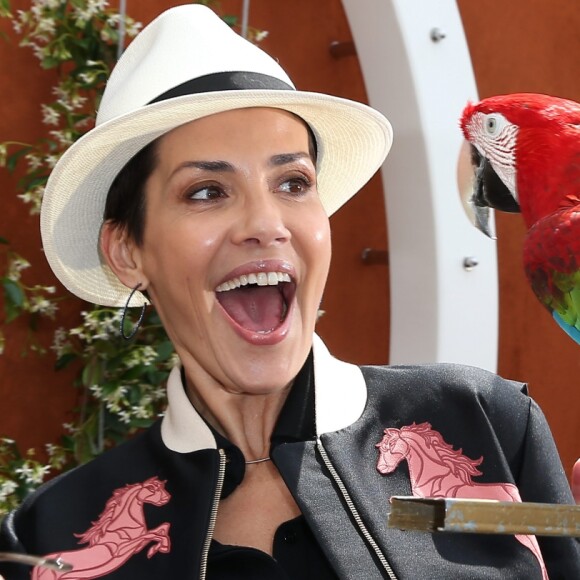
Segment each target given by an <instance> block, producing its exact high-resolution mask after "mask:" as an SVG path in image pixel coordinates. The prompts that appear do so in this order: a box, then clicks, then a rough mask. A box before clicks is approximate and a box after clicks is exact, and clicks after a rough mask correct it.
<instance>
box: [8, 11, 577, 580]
mask: <svg viewBox="0 0 580 580" xmlns="http://www.w3.org/2000/svg"><path fill="white" fill-rule="evenodd" d="M204 48H205V49H206V50H208V53H207V55H204V56H203V57H201V58H197V55H200V54H204V53H203V50H204ZM200 51H201V52H200ZM190 55H196V59H195V62H192V58H191V57H190ZM390 143H391V130H390V126H389V124H388V121H387V120H386V119H385V118H384V117H383V116H382V115H380V114H379V113H377V112H376V111H373V110H372V109H369V108H368V107H365V106H363V105H359V104H357V103H352V102H349V101H345V100H342V99H338V98H334V97H330V96H327V95H315V94H309V93H301V92H299V91H295V90H294V89H293V87H292V85H291V82H290V80H289V79H288V77H287V76H286V74H285V73H284V71H283V70H282V69H281V68H280V67H279V66H278V65H277V63H275V62H274V61H273V60H272V59H270V58H269V57H267V56H266V55H265V54H264V53H263V52H262V51H260V50H259V49H258V48H256V47H254V46H252V45H250V44H248V43H246V42H245V41H244V40H242V39H241V38H240V37H238V36H237V35H235V34H234V33H233V32H231V31H230V30H229V28H228V27H227V26H226V25H225V24H223V23H222V22H221V21H220V20H219V19H218V18H217V17H216V16H215V15H214V14H213V13H212V12H211V11H209V10H208V9H206V8H203V7H200V6H191V5H190V6H182V7H178V8H175V9H172V10H170V11H168V12H166V13H165V14H163V15H162V16H160V17H159V18H158V19H157V20H156V21H154V22H153V23H152V24H150V25H149V26H148V27H147V28H146V29H145V30H144V31H143V32H142V33H141V35H139V37H138V38H137V39H136V40H135V41H134V42H133V43H132V44H131V46H130V47H129V48H128V50H127V51H126V53H125V54H124V56H123V57H122V58H121V60H120V61H119V63H118V65H117V67H116V69H115V71H114V72H113V74H112V76H111V79H110V81H109V84H108V86H107V90H106V92H105V95H104V97H103V101H102V105H101V108H100V111H99V117H98V126H97V127H96V129H94V130H93V131H92V132H90V133H89V134H88V135H87V136H85V137H84V138H83V139H81V140H80V141H79V142H78V143H76V144H75V145H74V146H73V147H72V148H71V149H70V150H69V152H67V154H66V155H65V156H64V157H63V158H62V159H61V161H60V162H59V164H58V165H57V167H56V168H55V170H54V173H53V175H52V176H51V180H50V182H49V184H48V187H47V193H46V196H45V199H44V202H43V204H44V205H43V210H42V233H43V241H44V247H45V252H46V254H47V257H48V259H49V262H50V264H51V266H52V268H53V270H54V271H55V273H56V274H57V275H58V276H59V278H60V279H61V281H62V282H63V283H64V284H65V285H66V286H67V287H68V288H69V289H70V290H71V291H72V292H74V293H75V294H76V295H77V296H80V297H81V298H84V299H87V300H90V301H93V302H95V303H97V304H105V305H117V306H121V305H123V304H124V303H127V304H129V305H130V306H140V305H142V304H144V303H145V302H151V303H152V304H153V305H154V306H155V308H156V309H157V311H158V313H159V315H160V317H161V319H162V321H163V324H164V326H165V328H166V330H167V332H168V334H169V336H170V338H171V340H172V342H173V344H174V346H175V349H176V351H177V353H178V354H179V357H180V360H181V364H182V366H181V367H180V368H177V369H174V371H173V372H172V373H171V376H170V379H169V382H168V399H169V406H168V409H167V412H166V414H165V416H164V418H163V420H162V421H160V422H159V423H157V424H156V425H154V426H153V427H152V428H151V429H149V430H148V431H147V432H145V433H144V434H142V435H141V436H139V437H137V438H135V439H134V440H132V441H130V442H128V443H126V444H124V445H122V446H120V447H118V448H116V449H114V450H112V451H110V452H108V453H106V454H104V455H103V456H101V457H99V458H98V459H97V460H95V461H93V462H92V463H90V464H88V465H86V466H83V467H81V468H79V469H77V470H75V471H73V472H72V473H68V474H65V475H64V476H61V477H60V478H58V479H57V480H55V481H54V482H51V483H50V484H48V485H47V486H45V487H44V488H43V489H42V490H40V491H39V492H38V493H36V494H35V495H34V496H32V497H31V498H30V499H29V500H27V501H26V502H25V504H24V505H23V506H22V507H21V508H20V510H18V511H17V512H16V514H13V515H11V516H10V517H9V518H8V519H7V520H6V522H5V524H4V528H3V534H2V542H3V545H2V549H5V548H7V549H11V550H16V551H26V552H30V553H38V554H43V555H50V556H51V557H53V558H62V560H64V561H66V562H68V563H70V564H72V565H73V567H74V570H73V572H69V573H64V574H62V575H60V576H59V575H58V574H57V575H52V576H50V575H48V576H47V577H50V578H57V577H60V578H101V577H110V578H126V579H129V578H131V579H134V578H214V579H230V578H256V579H260V578H316V579H324V578H337V577H339V578H349V579H350V578H364V579H373V578H383V577H387V578H411V579H421V578H429V579H432V578H450V577H456V578H502V579H506V578H524V577H525V578H547V577H548V576H547V574H548V571H549V573H550V574H551V577H552V578H558V577H560V578H572V577H574V576H575V575H577V573H578V572H579V571H580V554H579V550H578V544H577V543H576V542H575V541H574V540H570V539H557V540H554V539H552V540H546V541H543V542H541V549H542V552H540V548H539V544H538V542H537V541H536V540H535V538H533V537H528V536H523V537H519V538H513V537H508V536H487V537H480V536H476V535H473V536H468V535H465V536H463V535H455V536H451V535H449V536H448V535H427V534H422V533H411V532H401V531H398V530H391V529H388V528H387V526H386V520H387V514H388V511H389V498H390V497H391V496H392V495H409V494H410V493H412V492H413V493H415V494H416V495H421V494H424V495H445V494H446V493H447V494H448V495H469V494H471V496H472V497H494V498H499V499H504V496H505V497H510V498H511V499H512V500H513V501H519V500H520V499H523V500H526V501H548V502H562V503H566V502H569V503H571V502H572V499H571V495H570V489H569V487H568V484H567V481H566V478H565V476H564V473H563V471H562V467H561V465H560V463H559V461H558V459H557V452H556V449H555V446H554V443H553V441H552V438H551V435H550V433H549V430H548V427H547V425H546V423H545V421H544V419H543V416H542V415H541V412H540V411H539V409H538V408H537V407H536V406H535V405H534V403H533V402H531V400H530V399H529V398H528V397H527V395H526V394H525V392H524V388H523V386H522V385H516V384H513V383H510V382H506V381H502V380H501V379H499V378H498V377H496V376H494V375H490V374H489V373H485V372H483V371H478V370H476V369H466V368H463V367H459V366H453V365H445V366H431V367H409V368H393V369H389V368H371V367H368V368H363V369H360V368H358V367H355V366H353V365H349V364H346V363H342V362H340V361H337V360H336V359H333V358H332V357H331V356H330V355H329V354H328V352H327V350H326V349H325V347H324V345H323V344H322V343H321V341H320V339H318V338H317V337H316V336H315V335H314V326H315V321H316V315H317V308H318V305H319V303H320V299H321V296H322V292H323V289H324V285H325V282H326V276H327V272H328V266H329V261H330V231H329V224H328V215H330V214H331V213H333V212H334V211H335V210H336V209H338V207H340V206H341V205H342V204H343V203H345V202H346V201H347V200H348V199H349V198H350V197H351V196H352V195H354V193H355V192H356V191H357V190H358V189H359V188H360V187H361V186H362V185H363V184H364V183H365V182H366V181H367V180H368V179H369V178H370V177H371V175H372V174H373V173H374V171H376V169H377V168H378V167H379V166H380V164H381V163H382V161H383V159H384V157H385V155H386V154H387V151H388V149H389V147H390ZM103 216H104V217H103ZM414 441H417V443H414ZM413 445H415V446H416V449H417V451H418V452H419V453H420V452H426V451H428V450H431V449H438V450H439V451H440V454H439V455H438V457H443V456H444V460H441V461H440V462H439V464H438V469H439V471H438V472H436V469H435V468H430V469H431V471H429V470H427V469H425V470H423V472H421V473H418V472H417V471H415V470H414V468H413V461H414V459H413V457H414V456H412V455H411V454H410V451H409V450H410V449H411V448H412V447H413ZM459 447H461V448H462V450H459V451H457V449H459ZM405 450H406V451H405ZM405 453H406V455H405ZM404 455H405V457H406V461H407V462H408V464H409V466H410V467H409V470H408V471H407V470H406V469H405V467H404V464H401V465H400V466H399V467H396V465H395V464H396V462H397V461H396V460H397V459H399V460H400V459H402V458H403V456H404ZM449 466H451V467H453V469H452V470H450V469H447V472H445V471H444V468H445V467H447V468H449ZM425 473H429V474H430V476H429V477H428V478H427V479H426V480H425V479H424V478H423V475H424V474H425ZM457 473H459V474H462V475H461V477H458V476H457V475H456V474H457ZM538 473H542V481H541V482H539V481H538V477H537V474H538ZM454 477H455V480H453V478H454ZM473 477H477V479H476V481H472V478H473ZM452 480H453V481H454V482H455V483H454V484H453V486H451V483H450V482H451V481H452ZM516 485H517V487H516ZM518 488H519V489H518ZM2 570H3V571H4V569H2ZM42 574H43V572H42V571H41V569H40V568H36V569H35V570H34V572H33V578H43V577H44V576H43V575H42ZM50 574H53V573H52V572H51V573H50ZM6 575H7V577H8V578H21V577H22V578H27V577H29V576H28V572H27V571H26V570H25V569H16V568H14V569H12V570H10V571H7V572H6Z"/></svg>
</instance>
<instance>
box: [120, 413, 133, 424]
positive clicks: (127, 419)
mask: <svg viewBox="0 0 580 580" xmlns="http://www.w3.org/2000/svg"><path fill="white" fill-rule="evenodd" d="M117 417H119V419H120V420H121V422H122V423H125V424H127V425H128V424H129V423H130V422H131V413H130V412H129V411H118V412H117Z"/></svg>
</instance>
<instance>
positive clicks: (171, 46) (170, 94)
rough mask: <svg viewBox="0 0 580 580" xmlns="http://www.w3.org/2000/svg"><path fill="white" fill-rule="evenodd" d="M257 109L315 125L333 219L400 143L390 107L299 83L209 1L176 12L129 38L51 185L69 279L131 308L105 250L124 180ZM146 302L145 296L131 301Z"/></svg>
mask: <svg viewBox="0 0 580 580" xmlns="http://www.w3.org/2000/svg"><path fill="white" fill-rule="evenodd" d="M246 107H274V108H279V109H284V110H286V111H290V112H292V113H295V114H296V115H298V116H299V117H301V118H302V119H304V121H306V123H308V124H309V125H310V127H311V128H312V131H313V132H314V135H315V137H316V142H317V149H318V161H317V176H318V177H317V179H318V189H319V193H320V197H321V200H322V203H323V205H324V208H325V209H326V212H327V213H328V215H331V214H332V213H334V212H335V211H336V210H337V209H338V208H339V207H340V206H341V205H343V204H344V203H345V202H346V201H348V200H349V199H350V198H351V197H352V196H353V195H354V194H355V193H356V192H357V191H358V190H359V189H360V188H361V187H362V186H363V185H364V184H365V183H366V182H367V181H368V180H369V179H370V178H371V176H372V175H373V174H374V173H375V172H376V170H377V169H378V168H379V167H380V165H381V164H382V162H383V160H384V159H385V157H386V155H387V153H388V151H389V148H390V146H391V142H392V130H391V126H390V124H389V122H388V121H387V119H386V118H385V117H384V116H383V115H381V114H380V113H379V112H377V111H375V110H374V109H371V108H370V107H368V106H366V105H363V104H361V103H356V102H353V101H348V100H346V99H341V98H338V97H333V96H330V95H324V94H318V93H309V92H301V91H297V90H295V88H294V85H293V84H292V82H291V80H290V79H289V78H288V76H287V75H286V73H285V72H284V71H283V70H282V68H281V67H280V66H279V65H278V63H277V62H276V61H275V60H274V59H272V58H271V57H270V56H268V55H267V54H266V53H265V52H264V51H262V50H261V49H259V48H258V47H257V46H254V45H253V44H251V43H249V42H247V41H246V40H244V39H243V38H242V37H241V36H239V35H238V34H236V33H235V32H234V31H232V30H231V29H230V27H229V26H228V25H227V24H225V23H224V22H223V21H222V20H221V19H220V18H219V17H218V16H217V15H216V14H214V13H213V12H212V11H211V10H210V9H209V8H206V7H204V6H201V5H192V4H190V5H185V6H178V7H176V8H172V9H170V10H168V11H166V12H164V13H163V14H161V15H160V16H159V17H158V18H156V19H155V20H154V21H153V22H151V24H149V25H148V26H147V27H145V28H144V29H143V31H142V32H141V33H140V34H139V35H138V36H137V37H136V38H135V39H134V40H133V42H132V43H131V44H130V45H129V47H128V48H127V50H126V51H125V53H124V54H123V56H122V57H121V59H120V60H119V62H118V63H117V65H116V67H115V69H114V71H113V73H112V74H111V77H110V79H109V82H108V84H107V88H106V90H105V93H104V95H103V98H102V101H101V105H100V108H99V112H98V115H97V122H96V126H95V128H94V129H92V130H91V131H89V132H88V133H87V134H86V135H84V136H83V137H82V138H81V139H79V140H78V141H77V142H76V143H74V144H73V145H72V146H71V147H70V149H68V151H67V152H66V153H65V154H64V155H63V156H62V157H61V159H60V160H59V162H58V163H57V164H56V166H55V168H54V170H53V172H52V174H51V176H50V178H49V180H48V183H47V186H46V191H45V195H44V198H43V201H42V208H41V220H40V226H41V233H42V241H43V247H44V251H45V254H46V257H47V259H48V262H49V264H50V266H51V268H52V270H53V271H54V273H55V274H56V276H57V277H58V279H59V280H60V281H61V282H62V283H63V284H64V286H65V287H66V288H68V289H69V290H70V291H71V292H72V293H73V294H76V295H77V296H78V297H80V298H82V299H83V300H87V301H89V302H93V303H95V304H101V305H103V306H122V305H123V304H125V302H126V300H127V296H128V289H127V288H126V287H125V286H124V285H123V284H122V283H121V282H119V280H118V279H117V277H116V276H115V275H114V274H113V272H112V271H111V270H110V269H109V268H108V266H107V265H106V264H105V262H104V260H103V259H102V256H101V254H100V251H99V233H100V229H101V226H102V223H103V210H104V207H105V200H106V198H107V193H108V191H109V188H110V186H111V184H112V182H113V180H114V178H115V177H116V176H117V174H118V173H119V172H120V171H121V169H122V168H123V167H124V166H125V165H126V163H127V162H128V161H129V160H130V159H131V158H132V157H133V156H134V155H135V154H136V153H137V152H139V151H140V150H141V149H142V148H143V147H145V146H146V145H148V144H149V143H150V142H152V141H154V140H155V139H157V138H158V137H160V136H161V135H163V134H164V133H166V132H168V131H170V130H172V129H174V128H175V127H178V126H179V125H183V124H184V123H187V122H189V121H193V120H195V119H199V118H201V117H205V116H208V115H212V114H215V113H219V112H223V111H228V110H231V109H240V108H246ZM145 301H146V298H145V297H144V296H143V295H141V294H140V293H138V292H136V293H135V295H134V296H133V298H132V300H131V304H130V305H131V306H139V305H141V304H143V303H144V302H145Z"/></svg>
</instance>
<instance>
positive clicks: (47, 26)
mask: <svg viewBox="0 0 580 580" xmlns="http://www.w3.org/2000/svg"><path fill="white" fill-rule="evenodd" d="M37 30H38V31H39V32H44V33H48V34H54V33H55V32H56V22H55V21H54V20H53V19H52V18H41V19H40V20H39V21H38V28H37Z"/></svg>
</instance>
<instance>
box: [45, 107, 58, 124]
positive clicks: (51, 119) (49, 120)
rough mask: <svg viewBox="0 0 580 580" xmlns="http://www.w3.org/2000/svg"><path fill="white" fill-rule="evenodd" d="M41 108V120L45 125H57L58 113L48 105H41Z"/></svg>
mask: <svg viewBox="0 0 580 580" xmlns="http://www.w3.org/2000/svg"><path fill="white" fill-rule="evenodd" d="M41 108H42V122H43V123H44V124H45V125H58V122H59V120H60V114H59V112H58V111H55V110H54V109H53V108H52V107H50V106H49V105H44V104H43V105H41Z"/></svg>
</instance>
